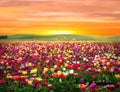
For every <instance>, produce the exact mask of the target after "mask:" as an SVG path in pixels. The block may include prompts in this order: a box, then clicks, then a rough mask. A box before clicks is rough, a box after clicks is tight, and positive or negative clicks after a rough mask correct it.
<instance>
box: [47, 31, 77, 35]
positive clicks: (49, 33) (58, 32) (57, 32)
mask: <svg viewBox="0 0 120 92" xmlns="http://www.w3.org/2000/svg"><path fill="white" fill-rule="evenodd" d="M74 33H75V32H74V31H71V30H50V31H48V32H47V33H46V34H47V35H62V34H74Z"/></svg>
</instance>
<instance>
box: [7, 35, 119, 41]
mask: <svg viewBox="0 0 120 92" xmlns="http://www.w3.org/2000/svg"><path fill="white" fill-rule="evenodd" d="M8 39H9V40H42V41H43V40H44V41H49V40H54V41H55V40H65V41H66V40H67V41H71V40H82V41H110V40H112V41H120V36H85V35H52V36H39V35H32V34H17V35H9V36H8Z"/></svg>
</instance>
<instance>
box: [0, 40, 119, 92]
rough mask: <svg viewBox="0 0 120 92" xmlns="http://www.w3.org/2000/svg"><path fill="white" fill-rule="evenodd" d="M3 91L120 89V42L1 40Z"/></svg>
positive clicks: (114, 91)
mask: <svg viewBox="0 0 120 92" xmlns="http://www.w3.org/2000/svg"><path fill="white" fill-rule="evenodd" d="M0 92H120V43H112V42H106V43H100V42H79V41H71V42H67V41H64V42H62V41H61V42H59V41H58V42H52V41H51V42H42V41H24V42H22V41H14V42H6V43H0Z"/></svg>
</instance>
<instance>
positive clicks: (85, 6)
mask: <svg viewBox="0 0 120 92" xmlns="http://www.w3.org/2000/svg"><path fill="white" fill-rule="evenodd" d="M119 5H120V1H119V0H104V1H99V0H69V1H68V0H64V1H62V0H1V1H0V34H19V33H23V34H28V33H31V34H44V31H47V32H48V33H49V31H50V30H56V31H57V30H68V31H70V30H73V31H74V33H78V34H87V35H120V27H119V25H120V7H119Z"/></svg>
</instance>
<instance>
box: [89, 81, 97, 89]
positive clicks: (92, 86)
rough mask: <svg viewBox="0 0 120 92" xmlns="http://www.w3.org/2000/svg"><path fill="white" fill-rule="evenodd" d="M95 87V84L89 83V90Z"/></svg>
mask: <svg viewBox="0 0 120 92" xmlns="http://www.w3.org/2000/svg"><path fill="white" fill-rule="evenodd" d="M95 87H96V83H95V82H93V83H91V84H90V85H89V86H88V88H89V89H92V88H95Z"/></svg>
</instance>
